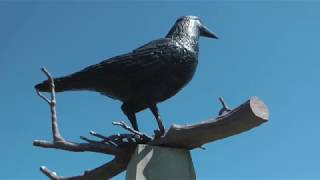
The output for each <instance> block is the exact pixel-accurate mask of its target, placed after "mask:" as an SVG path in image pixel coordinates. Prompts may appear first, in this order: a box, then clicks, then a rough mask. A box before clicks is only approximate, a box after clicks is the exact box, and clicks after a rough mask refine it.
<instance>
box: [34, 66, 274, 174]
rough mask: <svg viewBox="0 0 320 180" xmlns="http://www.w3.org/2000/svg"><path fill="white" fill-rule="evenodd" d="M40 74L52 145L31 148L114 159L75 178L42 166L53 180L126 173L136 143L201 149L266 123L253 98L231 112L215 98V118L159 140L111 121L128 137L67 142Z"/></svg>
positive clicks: (52, 95) (260, 106) (45, 143)
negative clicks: (218, 107) (217, 110)
mask: <svg viewBox="0 0 320 180" xmlns="http://www.w3.org/2000/svg"><path fill="white" fill-rule="evenodd" d="M42 71H43V72H44V73H45V75H46V76H47V78H48V80H49V83H50V86H51V92H50V99H49V98H47V97H46V96H44V95H43V94H42V93H41V92H39V91H37V94H38V95H39V97H40V98H42V99H43V100H44V101H45V102H47V103H48V104H49V107H50V111H51V125H52V136H53V140H52V142H48V141H44V140H35V141H34V142H33V145H34V146H39V147H43V148H55V149H61V150H66V151H73V152H84V151H89V152H96V153H104V154H110V155H114V159H113V160H111V161H110V162H108V163H106V164H104V165H102V166H100V167H98V168H95V169H92V170H89V171H85V172H84V174H83V175H79V176H72V177H63V176H58V175H57V174H56V173H55V172H53V171H51V170H49V169H48V168H46V167H44V166H42V167H41V168H40V170H41V172H43V173H44V174H45V175H46V176H47V177H48V178H50V179H53V180H87V179H90V180H105V179H109V178H111V177H113V176H116V175H117V174H119V173H121V172H122V171H124V170H126V167H127V165H128V163H129V160H130V158H131V155H132V154H133V152H134V150H135V147H136V145H137V144H141V143H143V144H150V145H156V146H166V147H176V148H185V149H190V150H191V149H194V148H199V147H200V148H202V145H203V144H206V143H209V142H213V141H216V140H219V139H223V138H226V137H229V136H232V135H236V134H239V133H241V132H245V131H247V130H250V129H252V128H254V127H257V126H259V125H260V124H262V123H264V122H267V120H268V109H267V107H266V105H265V104H264V103H263V102H262V101H261V100H259V99H258V98H257V97H252V98H250V99H249V100H248V101H246V102H245V103H243V104H242V105H240V106H239V107H237V108H235V109H233V110H232V109H230V108H229V107H228V106H227V104H226V103H225V101H224V100H223V99H222V98H219V100H220V102H221V104H222V108H221V110H220V111H219V116H218V117H217V118H215V119H210V120H207V121H203V122H200V123H196V124H193V125H175V124H174V125H172V126H171V127H170V129H169V130H168V131H167V133H166V134H165V135H164V136H163V137H157V138H155V139H152V138H151V137H150V136H148V135H146V134H143V133H141V132H138V131H135V130H133V129H132V128H131V127H129V126H128V125H126V124H125V123H124V122H115V123H113V124H114V125H118V126H120V127H122V128H124V129H126V130H128V131H129V132H130V133H132V134H116V135H111V136H108V137H107V136H104V135H101V134H99V133H96V132H93V131H91V132H90V134H91V135H92V136H94V137H96V138H98V139H99V140H91V139H89V138H86V137H80V138H81V139H82V140H84V141H85V143H75V142H70V141H67V140H65V139H64V138H63V136H62V135H61V133H60V130H59V126H58V118H57V112H56V98H55V90H54V81H53V78H52V77H51V75H50V74H49V72H48V71H47V70H46V69H44V68H43V69H42Z"/></svg>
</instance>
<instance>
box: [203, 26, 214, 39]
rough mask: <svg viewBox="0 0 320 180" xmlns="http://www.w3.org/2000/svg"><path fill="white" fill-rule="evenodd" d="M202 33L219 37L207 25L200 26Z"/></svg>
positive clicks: (210, 36) (205, 35)
mask: <svg viewBox="0 0 320 180" xmlns="http://www.w3.org/2000/svg"><path fill="white" fill-rule="evenodd" d="M200 35H201V36H204V37H208V38H214V39H218V36H216V34H215V33H214V32H212V31H210V30H209V29H208V28H207V27H206V26H204V25H201V26H200Z"/></svg>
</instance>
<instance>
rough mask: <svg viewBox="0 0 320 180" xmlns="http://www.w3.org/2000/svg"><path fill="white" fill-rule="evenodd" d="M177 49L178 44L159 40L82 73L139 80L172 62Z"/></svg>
mask: <svg viewBox="0 0 320 180" xmlns="http://www.w3.org/2000/svg"><path fill="white" fill-rule="evenodd" d="M176 49H177V47H176V44H175V43H174V42H173V41H172V40H171V39H168V38H163V39H158V40H155V41H151V42H150V43H148V44H146V45H143V46H141V47H139V48H137V49H135V50H133V51H132V52H130V53H127V54H123V55H120V56H115V57H113V58H110V59H107V60H105V61H102V62H100V63H99V64H96V65H92V66H89V67H87V68H85V69H83V70H82V71H81V73H86V72H87V73H88V72H94V73H99V74H101V75H102V74H103V75H104V77H106V76H107V77H110V78H113V79H118V80H124V79H127V78H128V77H129V78H128V79H130V80H133V79H137V78H138V79H139V78H141V76H148V75H152V74H153V73H154V72H155V71H157V69H160V68H162V67H163V66H166V65H167V64H168V63H167V61H172V60H173V59H174V58H172V57H171V56H172V54H174V51H175V50H176Z"/></svg>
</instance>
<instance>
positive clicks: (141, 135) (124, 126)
mask: <svg viewBox="0 0 320 180" xmlns="http://www.w3.org/2000/svg"><path fill="white" fill-rule="evenodd" d="M112 124H113V125H117V126H120V127H122V128H124V129H125V130H127V131H129V132H131V133H133V134H135V135H138V136H139V137H140V138H142V139H144V140H147V141H150V140H152V137H150V136H148V135H146V134H144V133H141V132H139V131H136V130H134V129H132V128H131V127H130V126H128V125H127V124H126V123H125V122H123V121H120V122H113V123H112Z"/></svg>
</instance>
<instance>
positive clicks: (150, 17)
mask: <svg viewBox="0 0 320 180" xmlns="http://www.w3.org/2000/svg"><path fill="white" fill-rule="evenodd" d="M319 9H320V2H316V1H313V2H311V1H309V2H302V1H301V2H288V1H287V2H286V1H282V2H277V1H269V2H268V1H264V2H258V1H256V2H254V1H245V2H236V1H235V2H232V1H228V2H218V1H215V2H207V1H203V2H182V1H177V2H166V3H160V2H156V3H151V2H150V3H146V2H134V3H129V2H124V1H123V2H118V3H117V2H104V3H102V2H95V3H89V2H84V1H83V2H81V3H75V2H72V1H69V2H61V1H57V2H53V1H51V2H50V3H33V2H25V1H24V2H9V1H8V2H5V1H1V2H0V22H1V28H0V82H1V88H0V97H1V103H0V119H1V124H2V125H1V131H0V134H1V148H0V159H1V163H0V171H1V172H0V179H45V176H43V175H42V174H41V173H40V172H39V170H38V168H39V167H40V166H41V165H46V166H48V167H49V168H50V169H53V170H56V171H57V172H58V173H59V174H60V175H76V174H80V173H82V172H83V170H85V169H91V168H94V167H96V166H99V165H101V164H102V163H104V162H106V161H109V160H110V159H111V156H110V157H109V156H105V155H97V154H94V153H70V152H64V151H58V150H50V149H42V148H37V147H33V146H32V141H33V140H34V139H46V140H49V139H50V138H51V132H50V122H49V120H50V119H49V109H48V107H47V105H46V104H45V103H44V102H43V101H42V100H40V99H39V98H38V97H37V96H36V94H35V92H34V89H33V86H34V85H35V84H36V83H38V82H39V81H42V80H43V79H45V77H44V76H43V74H42V73H41V72H40V67H41V66H45V67H47V68H48V69H49V71H50V72H51V73H52V74H53V75H54V76H60V75H65V74H68V73H71V72H74V71H77V70H79V69H81V68H83V67H86V66H87V65H91V64H94V63H97V62H100V61H101V60H103V59H107V58H109V57H112V56H115V55H118V54H121V53H125V52H128V51H131V50H132V49H134V48H136V47H138V46H140V45H142V44H144V43H146V42H148V41H150V40H153V39H156V38H159V37H163V36H165V34H166V33H167V32H168V31H169V28H170V27H171V26H172V25H173V23H174V22H175V20H176V18H177V17H179V16H182V15H196V16H199V17H201V18H202V20H203V22H204V24H206V25H207V26H208V27H209V28H210V29H212V30H213V31H215V32H216V33H217V35H218V36H219V37H220V39H219V40H212V39H205V38H202V39H201V42H200V57H199V60H200V62H199V66H198V69H197V72H196V74H195V77H194V79H193V80H192V82H191V83H190V84H189V85H188V86H187V87H186V88H185V89H183V91H181V92H180V93H179V94H178V95H176V96H175V97H173V98H171V99H170V100H168V101H166V102H163V103H162V104H160V105H159V108H160V112H161V114H162V117H163V119H164V121H165V125H166V127H169V126H170V125H171V124H172V123H180V124H183V123H194V122H198V121H201V120H205V119H208V118H209V117H214V116H216V114H217V112H218V110H219V109H220V104H218V101H217V98H218V97H219V96H223V97H224V98H225V100H226V101H227V102H228V103H229V105H230V106H233V107H234V106H237V105H239V104H240V103H242V102H244V101H245V100H247V99H248V98H249V97H250V96H253V95H256V96H259V97H260V98H261V99H263V100H264V101H265V103H266V104H267V105H268V107H269V110H270V121H269V122H268V123H266V124H263V125H261V126H260V127H258V128H256V129H253V130H251V131H249V132H245V133H243V134H240V135H237V136H234V137H230V138H227V139H224V140H221V141H218V142H214V143H211V144H207V145H206V146H205V147H206V148H207V150H204V151H203V150H194V151H192V154H193V161H194V164H195V167H196V169H197V177H198V179H295V178H296V179H315V178H320V170H319V167H320V166H319V162H320V154H319V152H320V144H319V142H320V141H319V137H320V131H319V127H320V119H319V115H318V112H319V105H318V104H319V101H320V96H319V92H320V91H319V90H320V81H319V77H320V72H319V67H320V49H319V47H320V44H319V43H320V34H319V32H320V23H319V19H320V11H319ZM57 98H58V116H59V120H60V127H61V131H62V133H63V135H64V136H65V137H66V138H67V139H70V140H74V141H80V140H79V136H80V135H87V134H88V132H89V131H90V130H95V131H98V132H101V133H103V134H106V135H108V134H113V133H118V132H122V130H121V129H119V128H116V127H113V126H112V125H111V122H112V121H115V120H126V117H125V116H124V115H123V114H122V112H121V110H120V105H121V104H120V102H118V101H114V100H112V99H109V98H106V97H103V96H101V95H99V94H97V93H92V92H91V93H90V92H72V93H71V92H68V93H61V94H58V95H57ZM138 118H139V123H140V126H141V129H142V130H143V131H145V132H148V133H151V132H152V130H153V129H154V128H156V127H157V126H156V122H155V120H154V119H153V117H152V115H151V113H150V112H149V111H144V112H141V113H139V114H138ZM123 177H124V174H121V175H120V176H117V177H116V178H115V179H123Z"/></svg>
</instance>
